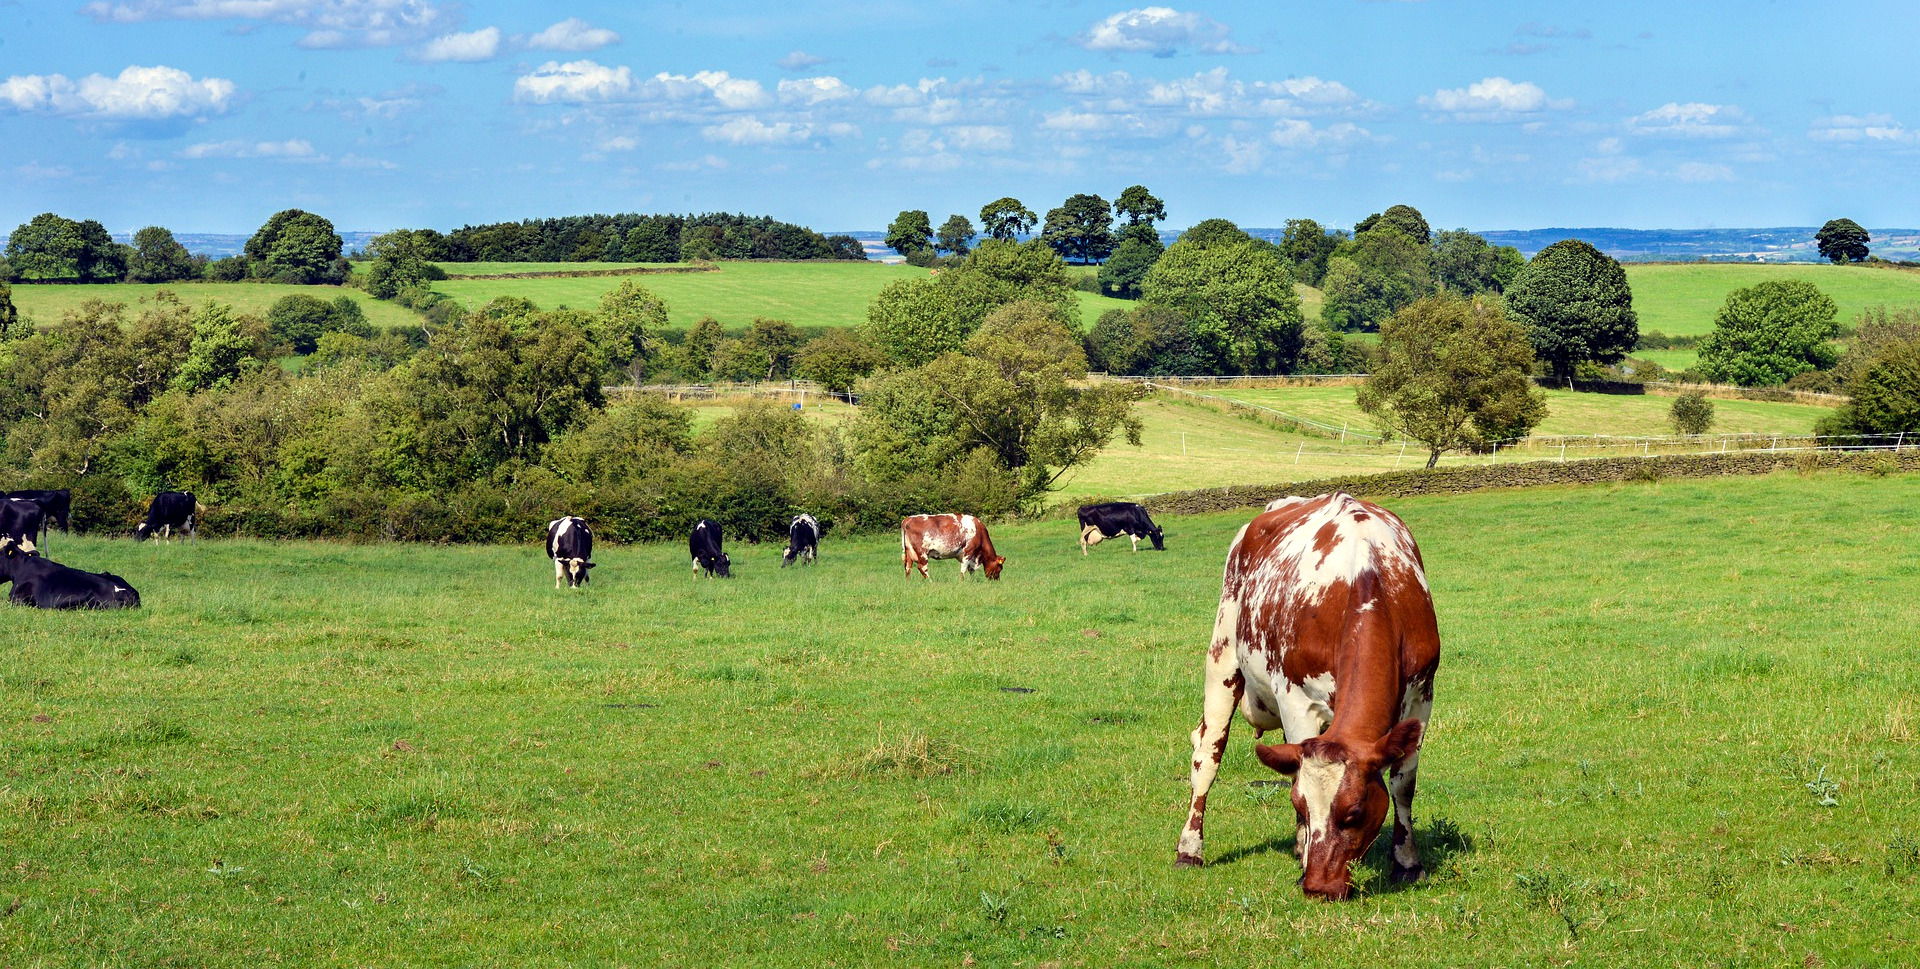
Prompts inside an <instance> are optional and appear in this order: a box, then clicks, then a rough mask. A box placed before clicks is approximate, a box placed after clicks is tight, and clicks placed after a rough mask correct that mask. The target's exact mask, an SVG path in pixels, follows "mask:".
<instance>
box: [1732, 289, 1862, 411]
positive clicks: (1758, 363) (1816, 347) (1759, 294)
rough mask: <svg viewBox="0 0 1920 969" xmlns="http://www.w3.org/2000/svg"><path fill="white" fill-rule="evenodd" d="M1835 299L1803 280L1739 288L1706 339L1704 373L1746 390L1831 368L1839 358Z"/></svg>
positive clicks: (1781, 382) (1838, 326)
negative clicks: (1808, 372) (1835, 342)
mask: <svg viewBox="0 0 1920 969" xmlns="http://www.w3.org/2000/svg"><path fill="white" fill-rule="evenodd" d="M1838 314H1839V307H1838V306H1836V305H1835V304H1834V302H1833V299H1832V297H1829V296H1828V295H1827V294H1825V293H1823V292H1821V291H1820V290H1819V288H1818V287H1816V286H1814V285H1813V284H1812V283H1809V282H1806V281H1805V280H1800V279H1775V280H1768V281H1767V282H1764V283H1758V284H1756V285H1753V286H1748V287H1746V288H1745V289H1736V290H1734V291H1733V292H1732V293H1729V294H1728V295H1727V301H1726V303H1725V304H1723V305H1722V306H1721V307H1720V312H1718V313H1716V314H1714V318H1713V332H1712V333H1709V334H1707V338H1706V339H1704V340H1702V341H1700V363H1699V370H1700V372H1701V373H1703V374H1705V375H1706V376H1707V378H1708V379H1710V380H1716V381H1720V382H1722V383H1732V384H1739V385H1740V386H1742V387H1771V386H1775V385H1778V384H1784V383H1786V382H1787V381H1788V380H1790V379H1792V378H1793V377H1794V376H1795V375H1796V374H1801V373H1805V372H1807V371H1809V370H1826V369H1829V368H1831V367H1832V366H1833V365H1834V363H1835V362H1837V361H1838V359H1839V354H1838V352H1836V351H1835V349H1834V347H1833V345H1832V344H1831V343H1829V342H1828V341H1829V340H1832V339H1833V338H1834V337H1836V336H1839V335H1840V322H1839V320H1838V318H1837V317H1838Z"/></svg>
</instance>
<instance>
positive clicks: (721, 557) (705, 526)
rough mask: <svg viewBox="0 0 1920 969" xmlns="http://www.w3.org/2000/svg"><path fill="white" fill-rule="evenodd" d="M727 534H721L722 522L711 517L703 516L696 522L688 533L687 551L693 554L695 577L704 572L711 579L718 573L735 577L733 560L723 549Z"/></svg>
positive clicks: (721, 575) (727, 576)
mask: <svg viewBox="0 0 1920 969" xmlns="http://www.w3.org/2000/svg"><path fill="white" fill-rule="evenodd" d="M724 538H725V536H723V535H721V534H720V523H719V522H717V521H714V520H713V519H711V518H702V519H700V520H699V521H698V522H695V523H694V526H693V531H692V532H691V533H689V534H688V535H687V551H688V552H690V553H692V555H693V574H694V577H695V578H698V577H700V575H702V574H703V573H704V574H705V575H706V577H707V578H709V579H711V578H713V577H714V576H716V575H718V576H719V577H721V578H723V579H730V578H732V577H733V571H732V569H733V560H732V559H729V558H727V553H726V552H725V551H723V550H722V549H721V547H720V546H721V542H722V541H723V540H724Z"/></svg>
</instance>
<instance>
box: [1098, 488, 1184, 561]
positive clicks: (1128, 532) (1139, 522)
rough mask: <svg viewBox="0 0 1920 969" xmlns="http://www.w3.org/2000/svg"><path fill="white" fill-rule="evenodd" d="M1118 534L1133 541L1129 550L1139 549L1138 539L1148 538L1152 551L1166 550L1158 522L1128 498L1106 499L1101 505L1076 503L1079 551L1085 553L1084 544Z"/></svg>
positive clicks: (1114, 536) (1142, 507)
mask: <svg viewBox="0 0 1920 969" xmlns="http://www.w3.org/2000/svg"><path fill="white" fill-rule="evenodd" d="M1122 535H1125V536H1127V538H1129V539H1132V541H1133V550H1134V551H1136V552H1138V551H1140V540H1141V539H1143V538H1145V539H1151V540H1152V541H1153V547H1154V549H1155V550H1156V551H1161V552H1164V551H1166V550H1167V543H1166V542H1165V540H1164V534H1163V533H1162V532H1161V531H1160V526H1158V525H1155V524H1154V523H1153V519H1152V518H1149V517H1148V516H1147V509H1146V507H1145V506H1143V505H1137V504H1135V503H1133V502H1131V501H1109V502H1107V503H1106V504H1104V505H1081V506H1080V554H1081V555H1085V554H1087V546H1089V545H1098V544H1100V542H1101V541H1102V540H1104V539H1109V538H1118V537H1120V536H1122Z"/></svg>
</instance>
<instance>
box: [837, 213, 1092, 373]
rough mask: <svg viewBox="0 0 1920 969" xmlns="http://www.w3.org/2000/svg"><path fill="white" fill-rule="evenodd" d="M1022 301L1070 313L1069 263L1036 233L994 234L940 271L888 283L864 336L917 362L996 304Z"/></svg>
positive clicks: (898, 357)
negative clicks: (1019, 238)
mask: <svg viewBox="0 0 1920 969" xmlns="http://www.w3.org/2000/svg"><path fill="white" fill-rule="evenodd" d="M1018 300H1032V301H1038V302H1043V303H1050V304H1053V305H1056V306H1060V307H1062V308H1063V312H1067V313H1068V314H1069V318H1071V316H1070V314H1071V312H1072V310H1073V308H1074V307H1077V306H1078V305H1079V304H1078V303H1077V302H1076V301H1075V299H1074V296H1073V287H1072V280H1070V279H1069V278H1068V276H1067V267H1066V263H1064V262H1062V261H1061V259H1060V257H1059V256H1058V255H1056V254H1054V252H1053V250H1052V249H1050V248H1048V247H1047V245H1046V244H1045V243H1043V242H1041V241H1039V240H1037V239H1034V240H1028V241H1026V242H1002V241H1000V240H997V239H989V240H987V241H986V242H983V243H981V244H980V245H979V246H978V247H977V248H975V249H974V250H973V252H971V253H969V254H968V255H967V258H966V259H965V260H963V261H962V262H961V263H960V264H959V265H957V266H953V267H950V268H947V269H945V270H943V271H941V273H940V274H939V275H938V276H932V277H925V278H918V279H903V280H899V281H896V282H893V283H889V284H888V285H887V287H886V288H885V289H883V290H881V291H880V295H878V296H876V297H874V300H873V302H872V303H870V304H868V306H867V326H866V330H865V334H864V335H865V338H866V340H867V341H868V342H869V343H871V344H872V345H873V346H875V347H878V348H879V349H880V350H881V351H882V352H884V353H886V354H887V356H888V357H890V358H892V359H893V360H894V361H896V362H898V363H902V364H905V365H908V366H917V365H919V364H923V363H926V362H927V361H929V360H932V359H933V358H934V357H937V356H939V355H940V354H941V353H944V352H946V351H948V350H955V349H958V348H959V347H961V346H962V345H963V344H965V343H966V341H967V338H968V337H969V336H972V335H973V331H974V330H975V329H977V328H978V327H979V326H980V322H981V321H982V320H984V319H986V318H987V314H988V313H991V312H993V310H994V309H996V308H998V307H1000V306H1005V305H1006V304H1008V303H1012V302H1015V301H1018Z"/></svg>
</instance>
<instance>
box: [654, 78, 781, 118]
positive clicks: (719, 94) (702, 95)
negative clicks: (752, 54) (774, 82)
mask: <svg viewBox="0 0 1920 969" xmlns="http://www.w3.org/2000/svg"><path fill="white" fill-rule="evenodd" d="M639 95H640V97H641V98H643V99H647V100H661V101H669V102H687V101H695V102H698V101H704V100H707V99H709V98H710V99H712V101H713V102H715V103H716V104H718V105H719V106H720V107H722V108H725V109H727V110H729V111H745V110H748V109H751V108H758V107H762V106H764V105H766V104H767V103H768V101H769V100H770V99H769V98H768V96H767V89H766V88H764V87H761V86H760V82H759V81H756V80H754V79H752V78H747V77H734V76H732V75H730V74H728V73H727V72H726V71H695V72H694V73H693V74H668V73H665V72H661V73H659V74H655V75H654V76H653V78H652V79H651V80H649V81H647V82H646V83H645V84H644V85H642V87H641V89H640V91H639Z"/></svg>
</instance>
